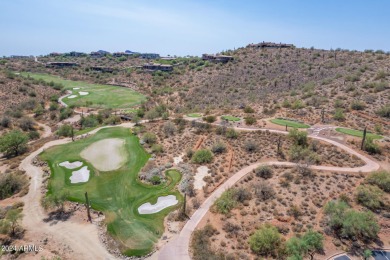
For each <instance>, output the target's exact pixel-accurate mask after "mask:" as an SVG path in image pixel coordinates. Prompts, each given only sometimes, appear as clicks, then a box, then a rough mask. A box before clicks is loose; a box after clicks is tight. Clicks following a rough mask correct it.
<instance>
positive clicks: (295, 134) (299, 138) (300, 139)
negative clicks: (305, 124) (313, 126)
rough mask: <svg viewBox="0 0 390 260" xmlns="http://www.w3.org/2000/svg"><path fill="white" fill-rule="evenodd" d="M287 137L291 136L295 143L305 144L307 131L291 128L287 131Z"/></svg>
mask: <svg viewBox="0 0 390 260" xmlns="http://www.w3.org/2000/svg"><path fill="white" fill-rule="evenodd" d="M288 137H289V138H291V139H292V140H293V142H294V143H295V144H296V145H300V146H307V132H303V131H299V130H298V129H296V128H293V129H291V130H290V131H289V132H288Z"/></svg>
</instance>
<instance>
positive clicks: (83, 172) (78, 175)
mask: <svg viewBox="0 0 390 260" xmlns="http://www.w3.org/2000/svg"><path fill="white" fill-rule="evenodd" d="M69 179H70V182H71V183H80V182H87V181H88V180H89V170H88V166H84V167H83V168H81V169H80V170H78V171H74V172H72V176H70V178H69Z"/></svg>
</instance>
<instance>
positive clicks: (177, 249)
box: [157, 127, 380, 260]
mask: <svg viewBox="0 0 390 260" xmlns="http://www.w3.org/2000/svg"><path fill="white" fill-rule="evenodd" d="M235 129H236V130H244V131H259V130H260V131H269V132H271V133H278V134H288V132H286V131H280V130H273V129H264V128H262V129H255V128H245V127H235ZM309 137H310V138H312V139H317V140H319V141H324V142H327V143H330V144H333V145H335V146H337V147H339V148H341V149H343V150H344V151H346V152H348V153H350V154H353V155H355V156H357V157H358V158H359V159H361V160H363V161H364V162H365V165H364V166H361V167H355V168H348V167H345V168H344V167H335V166H311V168H312V169H316V170H324V171H337V172H355V173H357V172H365V173H367V172H372V171H376V170H378V169H379V168H380V166H379V164H378V163H377V162H375V161H374V160H372V159H370V158H369V157H367V156H365V155H363V154H360V153H358V152H356V151H355V150H353V149H352V148H350V147H348V146H346V145H344V144H341V143H338V142H336V141H333V140H330V139H327V138H324V137H319V136H317V135H309ZM264 164H267V165H279V166H290V167H292V166H295V165H297V164H295V163H291V162H279V161H271V162H267V163H255V164H252V165H250V166H248V167H245V168H243V169H241V170H240V171H238V172H237V173H235V174H234V175H233V176H232V177H230V178H229V179H228V180H227V181H225V182H224V183H223V184H222V185H221V186H219V187H218V188H217V189H216V190H215V191H214V192H213V193H212V194H211V195H210V196H209V197H208V198H207V199H206V200H205V201H204V202H203V204H202V205H201V206H200V207H199V208H198V209H197V210H196V211H195V212H194V214H193V215H192V216H191V218H190V220H189V221H188V222H187V223H186V224H185V225H184V227H183V229H182V230H181V232H180V234H179V235H177V236H176V237H175V238H173V239H172V240H171V241H170V242H168V243H167V244H166V245H165V246H163V247H162V248H161V249H160V250H159V252H158V253H157V254H158V259H160V260H175V259H177V260H189V259H191V258H190V255H189V245H190V239H191V234H192V232H193V231H194V230H195V228H196V227H197V225H198V224H199V222H200V221H201V220H202V219H203V217H204V216H205V215H206V213H207V212H208V211H209V209H210V207H211V206H212V205H213V203H214V201H215V200H216V199H217V198H219V197H220V196H221V195H222V193H223V192H224V191H225V190H226V189H228V188H230V187H232V186H233V185H234V184H235V183H237V182H238V181H239V180H240V179H241V178H242V177H244V176H245V175H247V174H248V173H250V172H252V171H253V170H254V169H256V168H257V167H258V166H260V165H264Z"/></svg>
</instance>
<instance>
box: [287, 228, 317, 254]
mask: <svg viewBox="0 0 390 260" xmlns="http://www.w3.org/2000/svg"><path fill="white" fill-rule="evenodd" d="M323 241H324V236H323V235H322V234H321V233H319V232H317V231H314V230H308V231H306V233H305V234H303V236H302V237H292V238H290V239H289V240H288V241H287V243H286V250H287V253H288V254H289V255H290V256H292V258H293V259H303V257H305V256H309V257H310V259H314V254H315V253H317V252H320V251H321V250H322V249H323Z"/></svg>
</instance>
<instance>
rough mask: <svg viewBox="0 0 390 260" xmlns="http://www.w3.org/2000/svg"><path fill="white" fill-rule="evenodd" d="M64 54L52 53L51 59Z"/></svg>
mask: <svg viewBox="0 0 390 260" xmlns="http://www.w3.org/2000/svg"><path fill="white" fill-rule="evenodd" d="M61 55H62V54H61V53H59V52H52V53H50V54H49V56H50V57H58V56H61Z"/></svg>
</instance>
